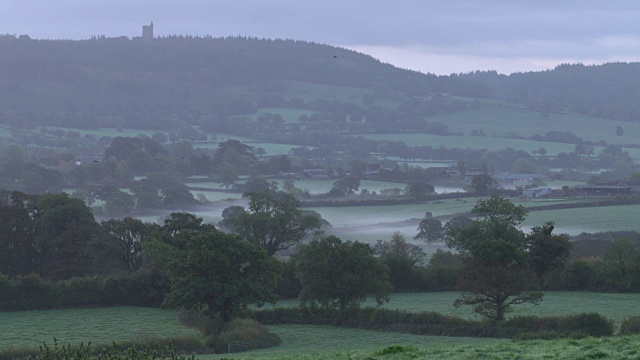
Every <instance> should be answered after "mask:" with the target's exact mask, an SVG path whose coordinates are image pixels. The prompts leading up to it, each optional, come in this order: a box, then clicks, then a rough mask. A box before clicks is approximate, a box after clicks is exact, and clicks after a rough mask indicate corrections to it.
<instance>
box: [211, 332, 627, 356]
mask: <svg viewBox="0 0 640 360" xmlns="http://www.w3.org/2000/svg"><path fill="white" fill-rule="evenodd" d="M385 345H386V343H379V344H375V343H374V344H371V346H369V347H368V348H367V349H358V350H349V351H344V350H343V351H339V350H338V349H334V348H331V347H328V348H327V347H325V348H324V349H320V350H315V349H314V348H313V347H310V348H308V349H306V351H305V350H304V349H301V351H300V352H299V353H295V354H292V355H283V354H271V353H268V352H265V353H261V352H259V351H254V352H249V353H246V354H242V355H241V356H242V358H256V357H259V358H264V359H281V360H293V359H296V360H325V359H326V360H329V359H331V360H334V359H335V360H373V359H376V360H387V359H389V360H390V359H393V360H409V359H412V360H413V359H417V360H431V359H469V360H470V359H536V360H542V359H603V358H604V359H638V358H639V356H638V354H639V351H638V348H640V336H637V335H636V336H624V337H610V338H586V339H580V340H575V339H558V340H552V341H543V340H537V341H518V342H511V341H498V342H492V341H486V342H482V343H466V344H465V345H458V344H447V345H445V344H439V343H436V344H433V345H424V344H421V343H416V344H410V345H404V346H385ZM352 349H353V348H352ZM263 354H264V355H267V356H265V357H263ZM204 358H205V357H203V359H204ZM206 358H208V359H212V358H213V357H206Z"/></svg>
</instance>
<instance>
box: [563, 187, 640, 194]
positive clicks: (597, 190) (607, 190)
mask: <svg viewBox="0 0 640 360" xmlns="http://www.w3.org/2000/svg"><path fill="white" fill-rule="evenodd" d="M575 189H576V190H577V192H578V193H579V194H583V195H625V194H630V193H631V186H629V185H607V184H596V185H578V186H576V187H575Z"/></svg>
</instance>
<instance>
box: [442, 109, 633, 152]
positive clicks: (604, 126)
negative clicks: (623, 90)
mask: <svg viewBox="0 0 640 360" xmlns="http://www.w3.org/2000/svg"><path fill="white" fill-rule="evenodd" d="M429 121H439V122H442V123H443V124H446V125H447V126H448V127H449V130H450V131H451V132H454V133H455V132H460V131H461V132H463V133H464V134H465V135H470V133H471V131H472V130H483V131H484V132H485V133H486V134H487V135H488V136H491V135H492V134H494V133H495V135H496V136H505V135H506V133H508V132H513V133H515V134H517V135H520V136H531V135H534V134H539V135H543V134H545V133H547V132H548V131H551V130H554V131H563V132H572V133H574V134H576V135H577V136H578V137H579V138H582V139H583V140H590V141H594V142H595V141H599V140H605V141H606V142H607V143H610V144H621V145H622V144H637V143H638V139H639V138H640V123H639V122H630V121H619V120H611V119H604V118H596V117H592V116H586V115H580V114H551V115H550V117H549V118H543V117H541V116H540V113H539V112H535V111H527V110H520V109H517V108H515V107H489V106H483V107H481V108H479V109H472V110H469V111H463V112H457V113H452V114H445V115H438V116H434V117H430V118H429ZM616 126H622V128H623V129H624V136H616V131H615V130H616ZM547 150H549V149H547Z"/></svg>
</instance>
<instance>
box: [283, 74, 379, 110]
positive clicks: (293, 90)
mask: <svg viewBox="0 0 640 360" xmlns="http://www.w3.org/2000/svg"><path fill="white" fill-rule="evenodd" d="M285 84H286V85H287V90H286V91H285V92H284V96H285V97H286V98H287V99H295V98H297V99H302V100H304V101H305V102H309V101H313V100H316V99H325V100H340V101H346V102H352V103H355V104H358V105H360V106H362V105H364V97H365V96H366V95H368V94H371V93H372V90H370V89H365V88H359V87H348V86H334V85H323V84H314V83H308V82H303V81H293V80H291V81H286V82H285Z"/></svg>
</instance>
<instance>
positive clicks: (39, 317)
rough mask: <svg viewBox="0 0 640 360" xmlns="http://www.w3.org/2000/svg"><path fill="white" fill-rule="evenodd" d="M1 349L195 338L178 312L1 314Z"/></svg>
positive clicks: (117, 310)
mask: <svg viewBox="0 0 640 360" xmlns="http://www.w3.org/2000/svg"><path fill="white" fill-rule="evenodd" d="M0 334H2V336H1V337H0V349H2V348H6V347H8V346H20V345H35V346H37V345H38V344H41V343H42V342H53V338H54V337H55V338H57V339H58V341H60V342H62V343H71V344H79V343H80V342H84V343H85V344H86V343H87V342H88V341H92V342H93V344H94V345H98V344H110V343H111V342H112V341H114V340H115V341H127V340H133V339H145V338H153V337H177V336H186V335H198V332H196V331H195V330H193V329H190V328H186V327H184V326H182V325H180V324H179V323H178V320H177V312H176V311H173V310H161V309H154V308H142V307H113V308H97V309H68V310H44V311H20V312H0Z"/></svg>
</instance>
